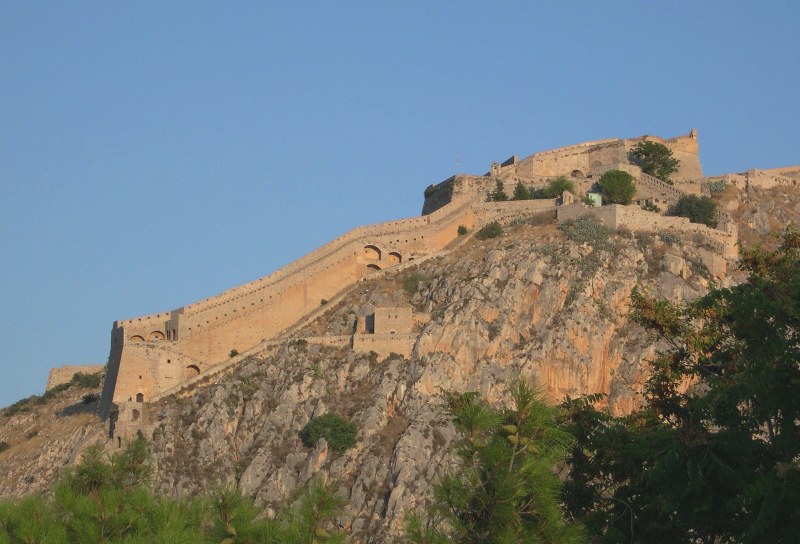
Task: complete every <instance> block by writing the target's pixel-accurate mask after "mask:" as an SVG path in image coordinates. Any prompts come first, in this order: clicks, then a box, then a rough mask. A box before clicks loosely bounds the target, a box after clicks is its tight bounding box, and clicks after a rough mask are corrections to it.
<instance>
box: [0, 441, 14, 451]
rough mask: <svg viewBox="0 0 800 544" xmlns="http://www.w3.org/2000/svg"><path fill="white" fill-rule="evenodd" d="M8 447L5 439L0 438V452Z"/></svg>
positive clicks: (9, 445)
mask: <svg viewBox="0 0 800 544" xmlns="http://www.w3.org/2000/svg"><path fill="white" fill-rule="evenodd" d="M10 447H11V444H9V443H8V442H6V441H5V440H0V452H4V451H6V450H7V449H8V448H10Z"/></svg>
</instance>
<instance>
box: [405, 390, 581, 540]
mask: <svg viewBox="0 0 800 544" xmlns="http://www.w3.org/2000/svg"><path fill="white" fill-rule="evenodd" d="M510 393H511V399H512V402H511V405H510V407H508V408H499V407H495V406H492V405H490V404H489V403H488V402H486V401H485V400H483V399H481V398H479V396H478V394H477V393H463V394H448V395H447V401H448V405H449V408H450V412H451V414H452V416H453V422H454V424H455V426H456V429H457V430H458V431H459V432H460V433H461V435H462V439H461V440H460V441H459V443H458V445H457V449H456V453H457V455H458V456H459V457H460V459H461V464H460V466H459V467H458V468H457V469H455V470H454V471H452V472H450V473H448V474H445V475H443V476H441V477H440V479H439V481H438V482H437V483H436V485H435V487H434V501H433V505H432V507H431V508H430V509H429V512H430V515H429V517H427V518H426V519H422V518H420V517H418V516H410V517H409V520H408V522H407V526H406V528H407V534H408V537H409V538H410V540H411V541H412V542H415V543H434V542H435V543H447V542H458V543H459V544H469V543H476V544H478V543H480V544H493V543H505V542H526V543H527V542H530V543H534V542H536V543H559V544H566V543H570V542H582V541H584V538H585V537H584V534H583V528H582V527H581V526H580V525H577V524H574V523H571V522H569V521H567V520H566V519H565V517H564V514H563V512H562V510H561V505H560V500H559V499H560V495H559V494H560V488H561V482H560V480H559V478H558V475H557V474H556V473H555V472H554V470H553V468H554V466H556V465H557V464H558V463H560V462H562V461H563V460H564V455H565V452H566V451H567V450H568V448H569V447H570V444H571V443H572V439H571V437H570V436H569V435H568V434H567V433H565V432H564V431H562V430H561V429H560V428H559V425H558V422H557V418H558V409H557V408H554V407H552V406H549V405H548V404H546V402H545V400H544V397H543V395H542V394H541V392H539V391H538V390H537V389H536V388H534V387H532V386H531V385H529V384H527V383H525V382H523V381H519V382H517V383H516V384H514V385H513V386H512V387H511V388H510Z"/></svg>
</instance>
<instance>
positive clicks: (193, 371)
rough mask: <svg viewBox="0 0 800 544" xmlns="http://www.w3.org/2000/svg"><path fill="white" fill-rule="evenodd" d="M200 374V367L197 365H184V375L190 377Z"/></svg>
mask: <svg viewBox="0 0 800 544" xmlns="http://www.w3.org/2000/svg"><path fill="white" fill-rule="evenodd" d="M198 374H200V367H199V366H197V365H189V366H187V367H186V376H188V377H190V378H191V377H192V376H197V375H198Z"/></svg>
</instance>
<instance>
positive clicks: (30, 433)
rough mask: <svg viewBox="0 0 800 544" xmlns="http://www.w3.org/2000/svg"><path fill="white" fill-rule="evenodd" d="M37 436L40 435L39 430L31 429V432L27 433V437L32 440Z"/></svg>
mask: <svg viewBox="0 0 800 544" xmlns="http://www.w3.org/2000/svg"><path fill="white" fill-rule="evenodd" d="M37 436H39V431H36V430H33V431H29V432H28V433H27V434H26V435H25V438H27V439H28V440H30V439H31V438H36V437H37Z"/></svg>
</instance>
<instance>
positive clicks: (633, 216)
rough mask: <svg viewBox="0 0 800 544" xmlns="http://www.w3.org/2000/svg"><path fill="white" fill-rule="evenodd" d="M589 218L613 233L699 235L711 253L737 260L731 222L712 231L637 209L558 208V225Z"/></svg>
mask: <svg viewBox="0 0 800 544" xmlns="http://www.w3.org/2000/svg"><path fill="white" fill-rule="evenodd" d="M586 215H591V216H593V217H595V218H597V219H598V220H599V221H601V222H602V223H603V224H604V225H606V226H607V227H611V228H613V229H619V228H622V227H624V228H627V229H629V230H631V231H647V232H654V231H672V232H676V233H681V234H684V235H686V234H699V235H702V236H703V237H704V238H705V239H706V241H707V244H708V245H709V246H710V247H711V248H712V249H713V251H714V252H715V253H717V254H719V255H721V256H723V257H724V258H726V259H736V258H738V256H739V252H738V246H737V245H736V242H737V241H738V230H737V228H736V225H735V224H734V223H733V222H731V221H724V222H723V224H722V225H720V227H721V228H718V229H715V228H711V227H708V226H706V225H702V224H699V223H692V222H690V221H689V219H688V218H686V217H674V216H666V215H659V214H657V213H653V212H648V211H646V210H643V209H641V208H640V207H638V206H622V205H619V204H611V205H610V206H601V207H591V206H586V205H585V204H582V203H573V204H569V205H566V206H560V207H559V208H558V212H557V218H558V220H559V221H570V220H575V219H577V218H579V217H583V216H586Z"/></svg>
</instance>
